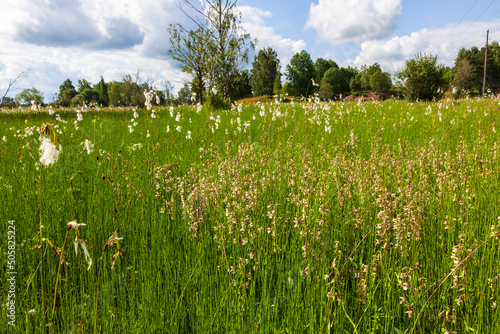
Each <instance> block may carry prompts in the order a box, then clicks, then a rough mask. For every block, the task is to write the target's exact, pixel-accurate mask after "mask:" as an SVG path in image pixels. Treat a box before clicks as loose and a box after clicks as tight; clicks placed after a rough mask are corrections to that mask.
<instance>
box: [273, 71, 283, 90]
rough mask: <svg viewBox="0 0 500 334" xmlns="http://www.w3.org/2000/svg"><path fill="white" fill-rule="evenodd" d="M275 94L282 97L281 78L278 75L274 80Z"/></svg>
mask: <svg viewBox="0 0 500 334" xmlns="http://www.w3.org/2000/svg"><path fill="white" fill-rule="evenodd" d="M273 94H274V95H280V94H281V76H279V75H277V76H276V78H275V79H274V83H273Z"/></svg>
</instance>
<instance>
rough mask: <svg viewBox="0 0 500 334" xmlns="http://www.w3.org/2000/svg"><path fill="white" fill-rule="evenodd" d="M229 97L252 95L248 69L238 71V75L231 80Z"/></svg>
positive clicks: (242, 97) (241, 97) (235, 98)
mask: <svg viewBox="0 0 500 334" xmlns="http://www.w3.org/2000/svg"><path fill="white" fill-rule="evenodd" d="M232 83H233V86H232V87H231V89H230V91H231V99H232V100H239V99H244V98H245V97H249V96H252V86H250V73H249V72H248V70H243V71H240V72H238V77H237V78H236V79H235V80H232Z"/></svg>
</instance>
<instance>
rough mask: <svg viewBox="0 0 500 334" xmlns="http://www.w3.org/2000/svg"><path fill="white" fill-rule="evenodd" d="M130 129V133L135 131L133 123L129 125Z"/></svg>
mask: <svg viewBox="0 0 500 334" xmlns="http://www.w3.org/2000/svg"><path fill="white" fill-rule="evenodd" d="M128 131H130V133H132V132H134V128H133V127H132V125H129V126H128Z"/></svg>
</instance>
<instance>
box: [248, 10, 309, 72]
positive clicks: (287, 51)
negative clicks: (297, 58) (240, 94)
mask: <svg viewBox="0 0 500 334" xmlns="http://www.w3.org/2000/svg"><path fill="white" fill-rule="evenodd" d="M238 9H239V10H240V12H241V13H242V26H243V28H244V29H245V31H246V32H248V33H250V36H251V37H252V38H256V39H257V41H258V43H257V50H260V49H263V48H267V47H270V48H272V49H273V50H275V51H276V52H277V53H278V57H279V59H280V62H281V67H282V69H283V68H284V67H285V66H286V64H288V62H289V61H290V59H291V58H292V57H293V55H294V54H296V53H297V52H300V51H302V50H304V49H305V47H306V43H305V42H304V40H302V39H299V40H293V39H290V38H284V37H283V36H281V35H279V34H276V32H275V31H274V29H273V28H272V27H270V26H267V25H266V24H265V20H264V19H266V18H267V19H271V18H272V13H271V12H269V11H263V10H261V9H259V8H255V7H250V6H241V7H238ZM251 62H252V60H251V61H250V63H251Z"/></svg>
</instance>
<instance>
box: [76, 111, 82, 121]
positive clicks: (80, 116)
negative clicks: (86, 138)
mask: <svg viewBox="0 0 500 334" xmlns="http://www.w3.org/2000/svg"><path fill="white" fill-rule="evenodd" d="M76 120H77V121H78V122H80V121H83V116H82V114H81V113H79V112H77V113H76Z"/></svg>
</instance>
